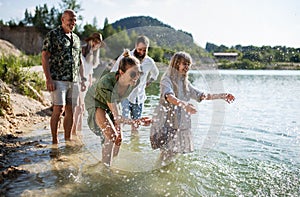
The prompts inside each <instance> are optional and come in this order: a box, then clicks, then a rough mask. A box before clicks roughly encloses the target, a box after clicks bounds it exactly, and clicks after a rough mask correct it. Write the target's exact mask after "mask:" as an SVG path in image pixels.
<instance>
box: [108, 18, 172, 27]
mask: <svg viewBox="0 0 300 197" xmlns="http://www.w3.org/2000/svg"><path fill="white" fill-rule="evenodd" d="M112 26H113V28H115V29H117V28H118V27H121V29H124V28H126V29H132V28H135V27H144V26H160V27H167V28H170V29H174V28H172V27H171V26H170V25H166V24H164V23H163V22H161V21H159V20H157V19H155V18H152V17H150V16H131V17H127V18H123V19H120V20H118V21H116V22H114V23H113V24H112Z"/></svg>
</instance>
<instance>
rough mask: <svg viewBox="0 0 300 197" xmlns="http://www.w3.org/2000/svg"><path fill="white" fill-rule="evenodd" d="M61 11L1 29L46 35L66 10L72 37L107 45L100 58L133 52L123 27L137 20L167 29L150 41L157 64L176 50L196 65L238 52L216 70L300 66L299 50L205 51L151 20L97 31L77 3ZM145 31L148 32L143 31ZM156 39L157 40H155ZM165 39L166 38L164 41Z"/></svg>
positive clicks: (64, 1)
mask: <svg viewBox="0 0 300 197" xmlns="http://www.w3.org/2000/svg"><path fill="white" fill-rule="evenodd" d="M59 7H60V8H56V7H54V6H53V7H52V8H49V7H48V6H47V4H44V5H38V6H36V7H35V11H34V14H32V13H30V12H29V11H28V10H27V9H26V10H25V12H24V19H22V20H21V21H19V22H16V21H14V20H10V21H8V22H6V23H4V22H3V21H2V20H0V25H9V26H12V27H13V26H34V27H36V28H37V29H38V30H39V31H40V32H41V33H42V34H43V35H45V34H46V33H47V32H48V31H50V30H51V29H53V28H55V27H57V26H58V25H60V24H61V20H60V19H61V16H62V12H63V11H64V10H65V9H72V10H74V11H75V12H76V13H77V14H78V23H77V24H78V25H77V26H76V29H75V33H76V34H77V35H79V37H80V38H81V39H84V38H86V37H88V36H89V35H90V34H92V33H94V32H100V33H101V34H102V35H103V37H104V39H106V38H110V39H107V40H105V41H106V42H107V45H108V46H110V47H111V48H110V49H109V51H107V49H101V56H102V57H108V58H116V57H117V56H118V55H119V54H120V53H121V50H123V49H124V48H133V47H134V41H135V39H136V37H137V36H138V35H139V33H141V32H137V31H136V30H132V31H126V28H128V27H127V26H126V24H131V25H132V24H133V22H132V21H135V20H139V21H138V24H139V25H140V26H143V25H144V26H146V25H149V24H150V25H151V24H152V26H154V25H155V24H158V25H160V26H162V27H168V29H167V30H166V29H162V30H159V29H157V30H156V31H157V32H155V33H154V34H153V37H151V38H150V40H151V47H150V49H149V55H150V56H151V57H153V59H154V60H155V61H156V62H164V63H167V62H168V61H169V59H170V56H171V55H172V54H173V53H174V52H175V51H178V50H185V51H187V52H188V53H190V54H191V55H192V56H193V58H194V57H196V58H194V59H195V61H196V62H197V61H198V59H197V57H199V61H201V60H200V59H201V58H203V57H205V58H206V57H208V58H211V59H213V58H214V57H213V53H214V52H237V53H238V54H239V55H238V60H237V61H236V62H229V61H227V60H221V61H220V64H219V67H221V68H237V69H247V68H248V69H261V68H265V67H267V66H268V65H273V64H274V63H277V62H281V63H300V48H291V47H285V46H275V47H271V46H262V47H256V46H241V45H236V46H232V47H227V46H224V45H221V46H217V45H215V44H212V43H207V44H206V47H205V49H203V48H201V47H199V46H197V45H196V44H194V41H193V37H192V35H191V34H189V33H187V32H184V31H182V30H178V31H176V30H174V29H173V28H172V27H170V26H168V25H165V24H163V23H161V22H160V21H158V20H156V19H153V18H151V17H139V18H135V17H128V18H126V19H125V20H124V19H121V20H120V21H116V22H115V23H114V24H110V23H109V21H108V19H107V18H105V19H104V24H103V28H98V27H97V26H98V21H97V18H96V17H94V19H93V22H92V24H89V23H86V24H84V25H83V24H82V23H80V22H82V21H83V16H82V15H80V12H81V11H82V7H81V5H80V3H78V2H77V0H61V3H60V4H59ZM152 30H153V29H151V30H150V31H149V32H147V33H148V34H151V32H152ZM143 31H147V28H145V29H143ZM157 35H158V36H159V37H158V38H156V37H155V36H157ZM164 35H167V36H166V37H168V39H167V38H166V37H163V36H164Z"/></svg>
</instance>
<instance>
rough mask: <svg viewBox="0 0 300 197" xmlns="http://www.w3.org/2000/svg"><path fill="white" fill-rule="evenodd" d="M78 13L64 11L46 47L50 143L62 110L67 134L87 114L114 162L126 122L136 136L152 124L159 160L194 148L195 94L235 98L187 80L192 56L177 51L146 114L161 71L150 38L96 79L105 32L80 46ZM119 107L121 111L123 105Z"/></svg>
mask: <svg viewBox="0 0 300 197" xmlns="http://www.w3.org/2000/svg"><path fill="white" fill-rule="evenodd" d="M76 20H77V17H76V14H75V12H74V11H73V10H69V9H68V10H65V12H64V13H63V15H62V18H61V22H62V24H61V26H59V27H57V28H55V29H53V30H51V31H50V32H49V33H48V34H47V35H46V37H45V39H44V43H43V48H42V65H43V69H44V73H45V76H46V85H47V89H48V90H49V91H50V92H51V98H52V104H53V112H52V115H51V119H50V127H51V133H52V143H53V144H57V143H59V141H58V122H59V120H60V117H61V116H62V114H63V113H64V121H63V127H64V135H65V136H64V137H65V140H66V141H70V140H72V135H76V133H77V131H79V130H81V129H82V125H83V122H82V116H83V113H84V112H85V111H87V113H88V117H87V123H88V126H89V128H90V129H91V130H92V131H93V132H94V133H96V134H97V135H99V136H101V143H102V162H103V163H104V164H105V165H107V166H110V165H111V164H112V161H113V157H114V156H116V155H118V152H119V149H120V146H121V144H122V125H123V124H129V125H131V134H132V135H138V128H139V125H144V126H150V127H151V128H150V141H151V145H152V148H154V149H156V148H159V149H160V150H161V159H162V160H167V159H170V158H172V157H173V156H174V155H176V154H177V153H188V152H192V151H193V149H194V148H193V141H192V132H191V115H193V114H196V113H197V109H196V107H195V106H194V105H193V104H191V103H190V100H191V99H194V100H196V101H198V102H200V101H202V100H213V99H223V100H225V101H226V102H228V103H231V102H232V101H233V100H234V99H235V98H234V96H233V95H232V94H229V93H221V94H207V93H204V92H202V91H200V90H198V89H197V88H195V87H194V86H193V85H192V84H191V82H190V81H189V80H188V71H189V69H190V66H191V65H192V58H191V56H190V55H189V54H188V53H186V52H184V51H180V52H176V53H175V54H174V55H173V56H172V58H171V60H170V64H169V66H168V68H167V70H166V71H165V73H164V74H163V76H162V78H161V80H160V100H159V105H158V107H157V109H156V110H155V113H154V114H153V116H152V117H148V116H147V117H142V110H143V107H144V106H143V104H144V102H145V100H146V93H145V89H146V87H147V86H149V85H150V84H151V83H152V82H154V81H156V80H157V78H158V75H159V70H158V68H157V66H156V65H155V62H154V60H153V59H152V58H151V57H149V56H148V47H149V39H148V38H147V37H146V36H139V37H138V38H137V40H136V43H135V48H134V49H133V50H132V51H129V50H128V49H126V50H124V52H123V54H121V55H120V57H119V58H118V59H117V60H116V62H115V64H114V66H113V67H112V69H111V71H110V72H109V73H107V74H105V75H103V76H101V77H99V78H97V79H95V80H93V68H95V67H97V66H98V65H99V50H100V48H101V47H103V46H105V43H104V42H103V38H102V35H101V34H100V33H98V32H96V33H93V34H92V35H91V36H90V37H88V38H87V39H86V40H85V41H86V43H85V45H84V46H81V44H80V39H79V37H78V36H77V35H76V34H75V33H74V32H73V30H74V28H75V25H76ZM120 106H122V107H121V110H120Z"/></svg>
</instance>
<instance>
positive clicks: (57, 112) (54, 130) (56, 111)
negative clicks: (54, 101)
mask: <svg viewBox="0 0 300 197" xmlns="http://www.w3.org/2000/svg"><path fill="white" fill-rule="evenodd" d="M63 109H64V107H63V106H62V105H53V112H52V115H51V119H50V128H51V134H52V144H58V142H59V141H58V123H59V121H60V117H61V115H62V113H63Z"/></svg>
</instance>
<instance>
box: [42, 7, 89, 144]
mask: <svg viewBox="0 0 300 197" xmlns="http://www.w3.org/2000/svg"><path fill="white" fill-rule="evenodd" d="M76 20H77V17H76V14H75V12H74V11H73V10H69V9H68V10H65V11H64V13H63V15H62V18H61V22H62V24H61V26H59V27H57V28H55V29H53V30H51V31H50V32H48V34H47V35H46V38H45V39H44V43H43V48H42V65H43V70H44V74H45V77H46V85H47V90H48V91H50V93H51V99H52V104H53V112H52V115H51V119H50V127H51V134H52V143H53V144H57V143H58V142H59V141H58V123H59V120H60V117H61V115H62V113H63V112H65V117H64V122H63V127H64V131H65V135H64V137H65V140H66V141H70V140H71V129H72V124H73V108H74V107H75V106H76V104H77V99H78V92H79V86H78V81H81V91H83V90H85V88H86V87H85V84H84V82H85V81H86V79H85V78H84V77H83V76H84V70H83V65H82V62H81V58H80V57H81V46H80V39H79V37H78V36H77V35H76V34H75V33H73V30H74V29H75V25H76ZM79 76H80V77H81V80H78V78H79Z"/></svg>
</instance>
